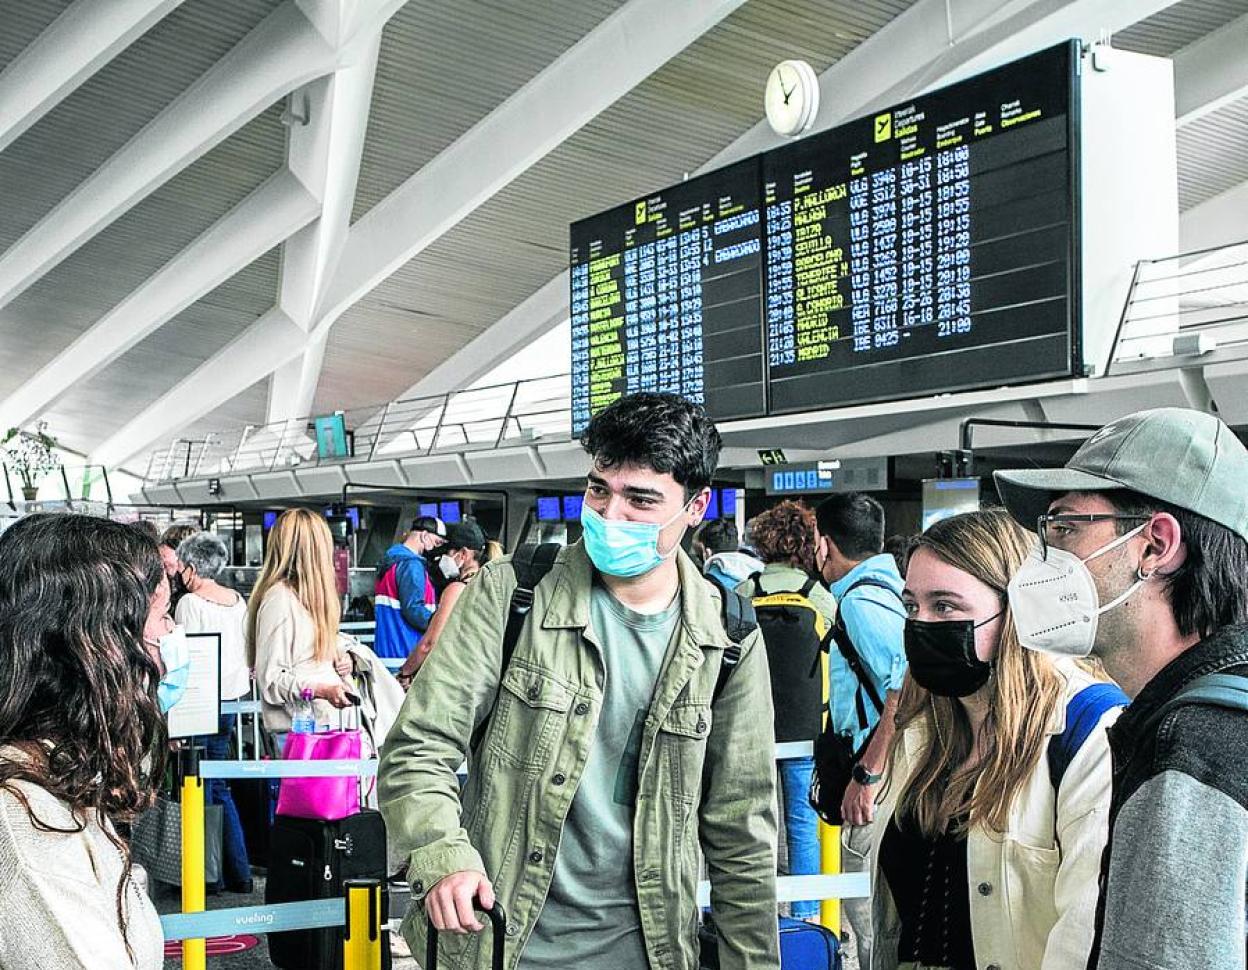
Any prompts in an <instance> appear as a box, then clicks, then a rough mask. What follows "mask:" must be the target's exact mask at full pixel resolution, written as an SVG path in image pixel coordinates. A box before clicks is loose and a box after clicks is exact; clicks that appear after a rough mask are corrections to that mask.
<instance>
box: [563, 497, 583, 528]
mask: <svg viewBox="0 0 1248 970" xmlns="http://www.w3.org/2000/svg"><path fill="white" fill-rule="evenodd" d="M584 501H585V496H584V495H565V496H564V497H563V519H564V521H565V522H580V521H581V503H582V502H584Z"/></svg>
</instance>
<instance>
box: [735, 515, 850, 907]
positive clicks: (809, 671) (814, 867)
mask: <svg viewBox="0 0 1248 970" xmlns="http://www.w3.org/2000/svg"><path fill="white" fill-rule="evenodd" d="M749 528H750V537H751V539H752V541H753V543H754V551H755V552H757V553H758V555H759V557H760V558H761V559H762V560H763V563H764V564H765V565H764V566H763V571H762V572H761V573H755V574H754V575H753V576H752V577H750V578H749V579H747V580H746V581H745V582H744V583H742V584H741V585H740V586H738V587H737V592H738V593H741V594H742V595H743V596H749V597H751V598H761V597H765V596H773V595H775V594H777V593H797V594H800V595H801V596H804V597H805V598H806V600H807V602H808V603H809V605H810V606H812V607H814V609H815V610H817V611H818V612H819V614H820V615H821V617H822V621H823V622H822V624H821V628H822V629H824V630H827V629H830V628H831V627H832V623H833V622H834V621H835V619H836V600H835V599H833V597H832V594H831V593H830V592H829V591H828V589H827V587H826V586H824V585H823V584H822V583H820V582H819V581H818V579H817V578H816V577H815V576H814V575H813V573H814V567H815V514H814V513H813V512H812V511H811V510H810V509H808V508H806V506H805V505H803V504H802V503H801V502H794V501H792V500H791V499H786V500H785V501H783V502H781V503H780V504H778V505H776V506H774V507H772V508H770V509H768V510H767V511H765V512H762V513H760V514H759V515H757V516H756V517H755V518H754V519H752V520H751V522H750V526H749ZM785 609H791V608H785ZM777 629H778V627H777ZM771 630H772V628H771V627H770V626H767V627H765V628H764V634H765V637H764V639H765V641H766V643H767V662H768V664H769V665H770V667H771V693H772V700H773V704H774V706H775V709H776V737H777V738H786V739H789V740H807V739H806V738H796V737H793V734H794V723H793V722H795V721H796V719H797V718H800V716H801V714H802V713H803V712H801V711H795V710H794V707H795V704H794V702H793V698H794V697H795V696H798V695H800V696H802V697H810V696H813V697H816V698H818V697H822V693H823V691H822V686H823V671H822V665H821V664H820V663H819V661H818V656H819V654H818V650H817V649H814V650H813V652H814V655H815V657H814V663H813V664H812V657H811V649H807V648H808V646H809V645H808V644H806V643H801V644H798V643H792V642H783V643H781V642H777V637H776V635H775V634H774V633H772V632H771ZM790 639H791V638H790ZM812 678H814V679H817V681H818V683H817V685H814V686H813V694H812V693H811V691H807V690H802V689H801V688H800V687H798V686H797V685H798V684H799V682H809V681H810V680H811V679H812ZM805 713H806V714H807V715H810V714H813V716H814V718H815V719H816V723H817V719H818V716H819V715H818V711H817V709H816V710H815V711H807V712H805ZM809 740H814V739H813V737H811V738H809ZM814 767H815V762H814V758H812V757H809V756H808V757H805V758H789V759H786V760H784V761H781V762H780V786H781V788H782V789H783V790H784V832H785V842H786V843H787V845H788V850H789V867H788V868H789V874H790V875H794V876H799V875H810V874H813V873H817V872H818V871H819V820H818V818H817V816H816V815H815V811H814V809H813V808H811V807H810V801H809V799H808V797H807V796H808V795H809V792H810V775H811V772H812V771H813V770H814ZM792 912H793V916H794V917H795V918H797V919H810V920H813V919H814V918H816V917H817V916H818V915H819V903H818V902H817V901H816V900H802V901H800V902H795V903H794V904H793V910H792Z"/></svg>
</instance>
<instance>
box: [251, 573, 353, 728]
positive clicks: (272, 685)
mask: <svg viewBox="0 0 1248 970" xmlns="http://www.w3.org/2000/svg"><path fill="white" fill-rule="evenodd" d="M338 680H339V677H338V674H337V672H336V671H335V670H334V664H333V662H332V661H331V660H322V661H318V660H317V659H316V624H315V623H314V622H313V620H312V614H310V613H309V612H308V611H307V610H306V609H304V608H303V604H302V603H300V602H299V599H298V598H297V597H296V596H295V594H294V591H293V590H292V589H291V588H290V587H289V586H287V585H286V584H285V583H278V584H276V585H275V586H273V587H271V588H270V589H269V591H268V592H267V593H266V594H265V596H264V601H263V602H262V603H261V604H260V610H259V612H258V613H257V615H256V689H257V690H258V691H259V693H260V704H261V709H262V714H263V717H264V726H265V727H267V728H268V729H269V730H270V731H279V732H281V731H289V730H290V717H291V713H292V712H293V711H294V708H295V701H296V700H298V699H299V694H300V692H301V691H302V690H303V689H304V688H305V687H315V686H316V685H317V684H332V683H334V682H335V681H338ZM347 689H348V690H351V689H352V688H351V686H350V685H349V684H348V685H347ZM312 706H313V711H314V713H315V715H316V723H317V724H328V725H330V726H331V727H335V728H336V727H337V726H338V722H339V719H340V717H339V714H338V712H337V711H336V710H335V709H334V708H333V706H332V705H330V704H328V703H327V702H325V701H322V700H316V701H313V702H312Z"/></svg>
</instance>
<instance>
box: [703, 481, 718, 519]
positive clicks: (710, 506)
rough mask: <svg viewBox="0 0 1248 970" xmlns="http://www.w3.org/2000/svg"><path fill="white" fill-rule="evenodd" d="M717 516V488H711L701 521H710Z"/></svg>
mask: <svg viewBox="0 0 1248 970" xmlns="http://www.w3.org/2000/svg"><path fill="white" fill-rule="evenodd" d="M718 518H719V489H717V488H713V489H711V500H710V501H709V502H707V503H706V515H704V516H702V521H703V522H710V521H711V519H718Z"/></svg>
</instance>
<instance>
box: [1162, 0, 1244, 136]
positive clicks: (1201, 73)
mask: <svg viewBox="0 0 1248 970" xmlns="http://www.w3.org/2000/svg"><path fill="white" fill-rule="evenodd" d="M1173 60H1174V100H1175V105H1174V108H1175V122H1176V124H1178V125H1179V127H1180V128H1181V127H1183V125H1186V124H1190V123H1191V122H1193V121H1195V120H1196V119H1198V118H1203V117H1204V116H1205V115H1207V114H1208V113H1209V112H1211V111H1216V110H1217V109H1218V108H1220V107H1222V106H1223V105H1224V104H1227V103H1229V102H1231V101H1236V100H1238V99H1239V98H1242V97H1244V95H1246V94H1248V14H1244V16H1242V17H1240V18H1239V19H1238V20H1232V21H1231V22H1230V23H1229V24H1227V25H1226V26H1225V27H1222V28H1219V29H1218V30H1215V31H1214V32H1213V33H1212V34H1207V35H1206V36H1204V37H1202V38H1201V39H1200V40H1198V41H1196V42H1194V43H1191V44H1188V45H1187V46H1186V47H1184V48H1183V49H1182V50H1180V51H1178V52H1177V53H1176V54H1175V55H1174V58H1173Z"/></svg>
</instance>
